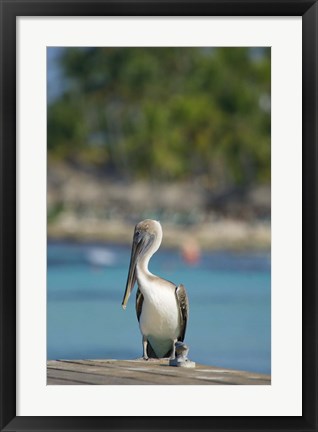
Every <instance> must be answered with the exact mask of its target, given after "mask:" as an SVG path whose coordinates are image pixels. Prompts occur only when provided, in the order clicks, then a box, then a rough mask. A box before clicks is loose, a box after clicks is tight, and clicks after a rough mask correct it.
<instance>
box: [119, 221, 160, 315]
mask: <svg viewBox="0 0 318 432" xmlns="http://www.w3.org/2000/svg"><path fill="white" fill-rule="evenodd" d="M161 239H162V228H161V225H160V223H159V222H158V221H155V220H152V219H145V220H143V221H141V222H139V223H138V224H137V225H136V226H135V231H134V237H133V243H132V248H131V257H130V264H129V271H128V278H127V284H126V290H125V294H124V298H123V302H122V304H121V305H122V307H123V309H126V306H127V302H128V299H129V296H130V294H131V292H132V290H133V288H134V285H135V283H136V279H137V275H136V267H137V264H138V261H139V260H140V258H142V257H144V256H147V257H148V258H150V257H151V255H153V254H154V253H155V252H156V250H157V249H158V248H159V246H160V243H161Z"/></svg>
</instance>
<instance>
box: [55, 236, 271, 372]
mask: <svg viewBox="0 0 318 432" xmlns="http://www.w3.org/2000/svg"><path fill="white" fill-rule="evenodd" d="M129 258H130V247H128V246H127V247H125V246H118V245H112V244H101V243H99V244H93V243H90V244H77V243H70V242H49V243H48V278H47V282H48V286H47V356H48V359H62V358H63V359H87V358H95V359H97V358H99V359H102V358H113V359H134V358H137V357H140V356H141V354H142V346H141V334H140V331H139V326H138V321H137V318H136V313H135V292H136V287H135V289H134V292H133V293H132V296H131V297H130V299H129V302H128V306H127V309H126V310H125V311H123V309H122V308H121V301H122V297H123V294H124V289H125V284H126V279H127V271H128V265H129ZM150 270H151V271H152V272H153V273H154V274H158V275H160V276H161V277H163V278H165V279H168V280H171V281H173V282H175V283H176V284H179V283H183V284H184V285H185V287H186V289H187V292H188V296H189V301H190V319H189V322H188V327H187V333H186V339H185V342H186V343H187V345H189V347H190V353H189V358H190V359H191V360H193V361H196V362H198V363H203V364H207V365H215V366H220V367H225V368H234V369H242V370H250V371H256V372H262V373H270V371H271V327H270V323H271V312H270V306H271V277H270V254H269V253H229V252H203V253H202V256H201V259H200V261H199V262H198V263H197V264H196V265H192V266H190V265H187V264H186V263H185V262H184V261H183V260H182V257H181V255H180V253H179V252H178V251H177V250H175V251H174V250H166V249H164V248H160V249H159V251H158V252H157V253H156V254H155V255H154V257H153V258H152V259H151V261H150Z"/></svg>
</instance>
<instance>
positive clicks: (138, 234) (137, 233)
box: [135, 231, 140, 243]
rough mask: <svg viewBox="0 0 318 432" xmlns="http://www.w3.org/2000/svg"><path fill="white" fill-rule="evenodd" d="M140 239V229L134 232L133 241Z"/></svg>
mask: <svg viewBox="0 0 318 432" xmlns="http://www.w3.org/2000/svg"><path fill="white" fill-rule="evenodd" d="M139 240H140V231H136V232H135V242H136V243H138V242H139Z"/></svg>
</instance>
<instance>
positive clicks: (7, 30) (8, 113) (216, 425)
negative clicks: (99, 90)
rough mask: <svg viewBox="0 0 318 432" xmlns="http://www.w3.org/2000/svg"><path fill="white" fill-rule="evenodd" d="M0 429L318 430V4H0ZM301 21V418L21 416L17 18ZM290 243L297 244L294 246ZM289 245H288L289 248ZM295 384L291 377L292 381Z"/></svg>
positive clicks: (298, 0)
mask: <svg viewBox="0 0 318 432" xmlns="http://www.w3.org/2000/svg"><path fill="white" fill-rule="evenodd" d="M0 4H1V9H0V11H1V25H0V27H1V59H0V64H1V88H0V91H1V119H0V120H1V122H0V124H1V126H0V130H1V147H0V148H1V156H0V160H1V171H0V179H1V197H0V199H1V201H0V202H1V216H2V217H1V224H0V225H1V242H0V256H1V267H0V271H1V315H0V319H1V375H0V377H1V382H0V400H1V411H0V416H1V420H0V421H1V423H0V429H1V431H13V430H14V431H37V430H41V431H48V430H50V431H68V430H78V431H95V430H96V431H97V430H98V431H104V430H105V431H112V430H156V431H161V430H163V431H172V430H182V431H187V430H213V431H224V430H229V429H231V430H232V431H236V430H237V431H238V430H248V431H249V430H253V431H256V430H262V431H266V430H268V431H274V430H275V431H295V430H299V431H300V430H301V431H317V430H318V428H317V425H318V422H317V418H318V416H317V406H318V401H317V394H318V392H317V390H318V387H317V341H318V338H317V315H318V308H317V201H318V196H317V172H318V166H317V154H318V151H317V150H318V148H317V142H318V139H317V138H318V136H317V130H318V127H317V119H318V110H317V106H318V97H317V95H318V92H317V77H318V67H317V65H318V55H317V54H318V52H317V48H318V43H317V42H318V31H317V30H318V26H317V24H318V5H317V1H312V0H310V1H309V0H308V1H307V0H229V1H227V0H216V1H215V0H206V1H201V0H199V1H195V0H180V1H177V0H171V1H169V0H157V1H134V0H131V1H127V0H126V1H120V0H113V1H106V0H100V1H94V0H93V1H90V0H81V1H73V0H65V1H58V2H57V1H56V0H42V1H32V0H20V1H19V0H17V1H15V0H0ZM156 15H158V16H159V15H160V16H301V17H302V91H303V100H302V104H303V105H302V120H303V133H302V138H303V144H302V155H303V161H302V170H303V178H302V193H303V202H302V215H303V230H302V234H303V240H302V245H303V261H302V269H303V288H302V289H303V314H302V316H303V323H302V324H303V333H302V335H303V338H302V340H303V346H302V349H303V352H302V355H303V357H302V358H303V374H302V379H303V389H302V390H303V394H302V416H299V417H298V416H297V417H293V416H290V417H286V416H281V417H253V416H250V417H184V416H183V415H182V413H178V414H179V415H176V417H157V418H156V419H152V420H150V419H149V418H147V417H41V416H37V417H21V416H16V291H15V287H16V240H17V236H16V193H15V191H16V174H17V173H16V18H17V17H18V16H156ZM291 244H292V240H291ZM289 247H290V246H289ZM291 379H292V377H291Z"/></svg>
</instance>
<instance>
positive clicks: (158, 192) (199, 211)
mask: <svg viewBox="0 0 318 432" xmlns="http://www.w3.org/2000/svg"><path fill="white" fill-rule="evenodd" d="M270 70H271V62H270V48H264V47H253V48H207V47H205V48H60V47H51V48H48V49H47V97H48V98H47V102H48V112H47V118H48V124H47V145H48V166H47V172H48V179H47V205H48V212H47V215H48V292H47V299H48V309H47V312H48V314H47V319H48V321H47V351H48V352H47V355H48V359H57V358H64V359H65V358H73V359H75V358H118V359H120V358H121V359H124V358H126V359H129V358H136V357H139V356H141V354H142V345H141V334H140V331H139V327H138V322H137V318H136V316H135V305H134V296H132V298H131V299H130V301H129V303H128V307H127V309H126V311H125V312H124V311H123V310H122V309H121V301H122V296H123V293H124V289H125V284H126V278H127V272H128V265H129V257H130V243H131V240H132V235H133V229H134V226H135V224H136V223H137V222H139V221H140V220H142V219H145V218H152V219H157V220H160V222H161V224H162V226H163V233H164V237H163V243H162V246H161V248H160V249H159V251H158V252H157V254H155V256H154V257H153V258H152V260H151V262H150V269H151V271H152V272H153V273H155V274H158V275H160V276H161V277H164V278H166V279H169V280H172V281H174V282H175V283H176V284H179V283H184V285H185V286H186V288H187V291H188V295H189V299H190V320H189V324H188V330H187V334H186V342H187V343H188V344H189V346H190V358H191V359H192V360H193V361H196V362H198V363H204V364H209V365H216V366H221V367H230V368H236V369H244V370H251V371H258V372H264V373H270V370H271V363H270V357H271V351H270V344H271V340H270V332H271V328H270V316H271V315H270V298H271V292H270V290H271V282H270V280H271V279H270V238H271V237H270V215H271V203H270V172H271V166H270V104H271V100H270V86H271V82H270Z"/></svg>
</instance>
